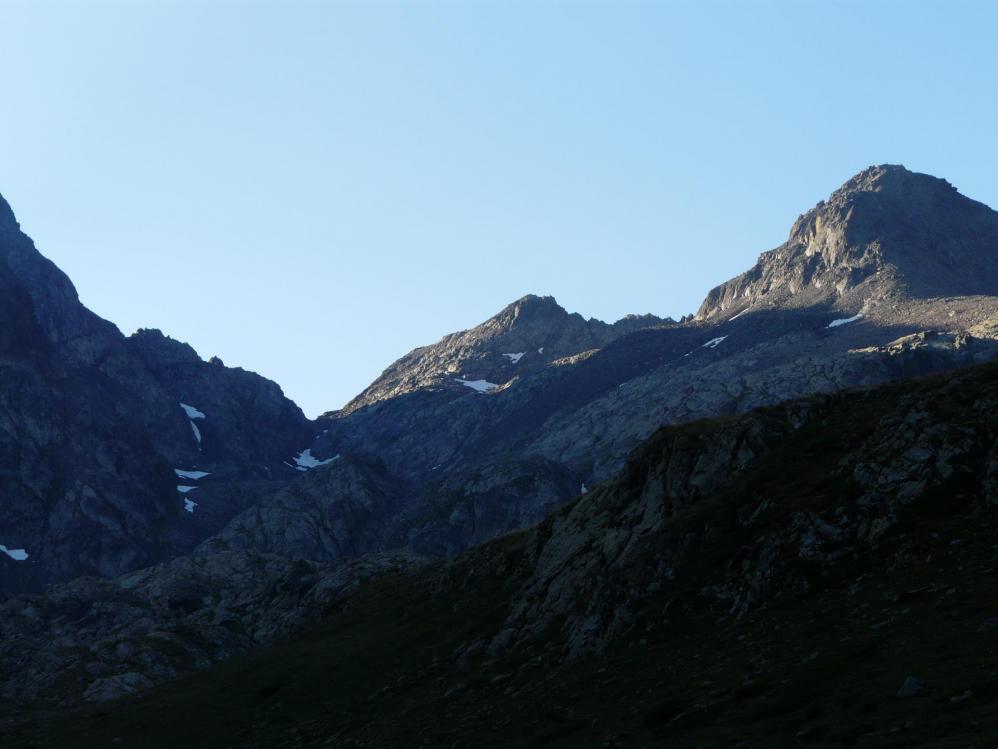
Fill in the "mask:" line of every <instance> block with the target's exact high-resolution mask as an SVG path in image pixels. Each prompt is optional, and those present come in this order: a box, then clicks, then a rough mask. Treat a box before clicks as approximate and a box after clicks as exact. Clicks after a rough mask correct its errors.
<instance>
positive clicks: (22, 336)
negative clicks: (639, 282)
mask: <svg viewBox="0 0 998 749" xmlns="http://www.w3.org/2000/svg"><path fill="white" fill-rule="evenodd" d="M996 356H998V213H996V212H995V211H993V210H991V209H990V208H988V207H987V206H985V205H983V204H981V203H977V202H975V201H973V200H971V199H969V198H966V197H964V196H962V195H960V193H959V192H957V190H956V189H955V188H954V187H953V186H951V185H950V184H949V183H947V182H945V181H944V180H941V179H937V178H935V177H930V176H928V175H923V174H917V173H914V172H910V171H908V170H907V169H905V168H904V167H901V166H886V165H885V166H874V167H870V168H869V169H867V170H865V171H863V172H861V173H860V174H858V175H856V176H855V177H853V178H852V179H850V180H849V181H847V182H846V183H845V184H844V185H843V186H842V187H841V188H839V189H838V190H836V191H835V192H833V193H832V194H831V196H830V197H829V198H828V200H826V201H823V202H822V203H819V204H818V206H816V207H815V208H814V209H812V210H810V211H808V212H807V213H805V214H804V215H802V216H801V217H799V218H798V219H797V221H796V222H794V224H793V226H792V228H791V230H790V234H789V238H788V240H787V242H785V243H784V244H783V245H781V246H780V247H777V248H776V249H773V250H770V251H768V252H764V253H763V254H762V255H761V256H760V258H759V260H758V262H757V263H756V265H755V266H753V267H752V268H751V269H750V270H748V271H747V272H745V273H743V274H742V275H740V276H738V277H736V278H734V279H732V280H730V281H727V282H726V283H723V284H721V285H720V286H718V287H716V288H715V289H713V290H712V291H710V292H709V293H708V294H707V296H706V298H705V299H704V302H703V304H702V305H701V307H700V309H699V311H698V313H697V314H696V315H695V316H690V317H686V318H683V319H682V320H679V321H676V320H672V319H669V318H658V317H655V316H652V315H647V314H645V315H633V316H628V317H625V318H623V319H622V320H618V321H617V322H614V323H606V322H602V321H599V320H594V319H586V318H584V317H583V316H581V315H579V314H574V313H569V312H568V311H566V310H565V309H563V308H562V307H561V306H559V305H558V303H557V302H556V301H555V300H554V299H553V298H552V297H542V296H534V295H527V296H525V297H523V298H521V299H519V300H517V301H515V302H513V303H512V304H510V305H508V306H507V307H506V308H504V309H503V310H501V311H500V312H499V313H498V314H496V315H495V316H494V317H492V318H490V319H489V320H486V321H485V322H483V323H482V324H481V325H478V326H476V327H474V328H472V329H470V330H467V331H463V332H459V333H455V334H452V335H449V336H446V337H444V338H443V339H442V340H440V341H439V342H437V343H435V344H432V345H429V346H425V347H421V348H418V349H416V350H414V351H412V352H410V353H409V354H407V355H405V356H403V357H402V358H400V359H399V360H397V361H396V362H394V363H393V364H391V365H390V366H389V367H388V368H387V369H386V370H385V371H384V372H383V374H382V375H381V376H380V377H379V378H378V379H377V380H375V381H374V382H373V383H372V384H371V385H370V386H369V387H368V388H366V389H365V390H364V391H363V392H362V393H360V394H359V395H358V396H357V397H356V398H354V399H353V400H352V401H351V402H350V403H349V404H348V405H347V406H346V407H345V408H343V409H340V410H336V411H330V412H328V413H326V414H324V415H323V416H321V417H320V418H319V419H316V420H314V421H312V420H309V419H306V418H305V416H304V415H303V414H302V412H301V410H300V409H299V408H298V407H297V406H296V405H295V404H294V403H293V402H291V401H290V400H289V399H288V398H286V397H285V396H284V394H283V393H282V391H281V389H280V387H279V386H278V385H277V384H276V383H273V382H270V381H268V380H266V379H264V378H262V377H260V376H258V375H256V374H253V373H251V372H247V371H244V370H242V369H239V368H232V367H227V366H225V365H224V364H223V363H222V362H221V361H220V360H218V359H210V360H208V361H205V360H203V359H202V358H201V356H199V354H198V353H197V352H195V351H194V349H193V348H191V347H190V346H188V345H187V344H185V343H182V342H180V341H176V340H174V339H172V338H170V337H169V336H167V335H164V334H163V333H161V332H160V331H158V330H155V329H143V330H140V331H138V332H136V333H135V334H133V335H131V336H127V337H126V336H124V335H122V334H121V333H120V331H118V329H117V328H116V327H115V326H114V325H113V324H111V323H110V322H107V321H105V320H102V319H101V318H99V317H98V316H96V315H94V314H93V313H92V312H90V311H89V310H87V309H86V308H85V307H84V306H83V305H82V304H81V303H80V302H79V299H78V297H77V295H76V291H75V289H74V288H73V285H72V283H71V282H70V280H69V279H68V278H67V277H66V276H65V274H63V273H62V272H61V271H60V270H59V269H58V268H56V267H55V266H54V265H53V264H52V263H51V262H50V261H48V260H47V259H46V258H44V257H43V256H42V255H41V254H40V253H39V252H38V250H37V249H36V248H35V247H34V244H33V243H32V241H31V240H30V239H29V238H28V236H27V235H25V234H24V233H23V232H22V231H21V229H20V227H19V225H18V224H17V222H16V220H15V218H14V214H13V212H12V211H11V209H10V207H9V206H8V205H7V203H6V202H4V201H3V200H2V199H0V375H2V377H0V476H2V483H0V636H2V639H0V673H2V674H3V675H4V677H5V678H4V686H3V687H2V694H3V697H4V701H3V708H0V721H2V722H0V735H2V736H3V738H4V741H5V743H6V745H9V746H36V747H40V746H70V745H72V746H104V745H107V744H108V743H123V742H124V743H126V745H135V746H140V745H142V746H154V745H155V744H152V743H147V744H141V743H135V742H136V741H140V740H139V739H138V738H136V737H137V736H139V733H140V731H139V729H137V728H136V727H137V726H144V725H152V724H155V725H157V726H159V727H160V728H161V729H162V730H159V729H158V730H157V737H159V736H162V737H163V738H162V741H163V742H164V743H163V744H162V745H163V746H168V745H169V746H177V745H182V744H185V743H192V745H198V746H212V747H214V746H218V747H232V746H239V747H243V746H246V747H250V746H268V747H269V746H288V747H291V746H299V747H307V746H330V745H333V746H357V747H360V746H402V745H408V744H407V741H406V738H405V737H410V736H412V735H413V734H418V735H420V736H421V737H424V738H423V739H422V740H423V743H424V745H440V746H457V745H462V744H461V743H460V742H461V741H464V742H465V743H464V744H463V745H468V746H472V745H473V746H492V745H494V746H499V745H503V744H501V742H498V741H497V740H496V739H495V738H494V737H496V736H507V737H508V736H513V735H516V736H519V737H520V739H522V741H520V743H519V744H517V745H551V746H580V745H603V746H630V745H648V744H652V743H656V742H661V741H680V742H682V741H687V739H689V741H691V742H693V743H691V744H690V745H691V746H694V745H698V743H697V741H700V743H703V741H707V743H705V744H703V745H714V744H713V743H711V742H714V741H715V740H716V741H720V742H722V743H720V744H717V745H731V746H736V745H739V742H741V745H743V746H749V745H755V744H752V743H751V742H753V741H758V742H761V743H759V744H758V745H763V746H783V745H791V744H792V743H793V742H797V741H800V742H804V741H812V740H813V741H814V742H817V743H819V744H820V742H822V741H826V740H827V741H829V742H831V744H833V745H852V744H853V743H856V741H858V740H859V737H861V736H867V735H876V736H879V737H881V738H882V739H883V742H888V741H889V740H890V741H895V739H896V741H895V743H894V744H893V745H897V746H903V745H911V744H910V742H909V743H905V742H906V741H908V738H909V736H908V734H907V733H906V732H907V731H909V730H912V729H911V726H913V725H915V724H916V723H918V724H919V725H923V726H926V730H929V731H940V730H943V729H942V728H941V727H943V726H945V725H948V723H947V721H949V720H950V718H949V717H948V716H949V713H947V712H946V711H947V710H949V707H947V706H948V705H963V707H960V708H953V709H954V710H956V709H959V710H964V709H966V710H967V711H968V712H967V715H970V716H972V722H973V724H974V725H976V726H977V728H974V729H973V730H981V731H983V730H985V728H986V727H987V726H991V723H989V722H988V721H989V719H988V718H987V716H986V715H985V712H984V709H983V705H984V704H985V701H986V699H987V696H988V695H991V694H992V693H998V692H995V687H994V684H993V683H992V682H993V678H992V677H993V675H991V676H988V674H989V673H990V671H988V669H989V668H990V666H989V665H988V661H987V657H986V656H985V655H981V654H982V653H984V654H986V653H989V652H991V650H993V649H994V648H993V647H992V646H993V645H994V643H993V642H991V640H989V639H988V637H990V634H989V633H991V632H992V630H993V629H996V628H994V627H991V628H989V625H987V622H988V621H991V618H993V616H992V614H994V615H998V614H996V612H988V611H987V610H986V609H987V605H988V604H987V602H986V600H985V597H984V591H985V588H986V586H985V585H984V584H983V583H982V582H981V581H982V580H984V579H985V578H983V577H981V575H986V574H989V573H987V572H986V571H985V570H987V569H989V566H988V565H989V564H990V562H989V559H990V556H993V542H992V541H991V540H990V539H991V536H992V535H993V534H992V533H991V531H992V530H993V516H994V513H993V509H994V508H993V505H994V504H995V497H994V496H993V495H994V494H995V491H994V489H995V486H993V485H994V484H995V480H996V476H998V473H996V471H998V469H996V467H995V455H994V452H995V450H994V445H995V443H996V441H998V436H996V435H998V433H996V431H995V424H993V423H992V421H993V419H992V415H993V414H994V413H995V403H994V400H995V393H994V392H993V390H994V383H995V382H996V379H995V369H994V367H995V364H994V363H993V362H992V360H994V359H995V358H996ZM989 555H990V556H989ZM933 560H935V561H933ZM992 566H993V565H992ZM961 571H972V572H973V573H974V575H975V576H976V577H973V578H971V579H969V580H967V579H962V578H961ZM951 589H952V591H953V592H950V590H951ZM947 606H952V611H953V615H952V616H950V617H949V618H946V620H945V621H946V622H948V623H947V624H946V627H949V628H952V629H953V632H957V631H959V632H963V630H964V629H966V633H964V634H965V635H966V637H967V638H970V639H967V640H966V642H967V643H968V648H969V647H970V645H973V648H975V649H971V650H969V649H966V648H963V646H962V645H961V646H960V647H953V648H950V649H949V650H946V652H947V653H950V655H951V656H952V658H951V662H949V661H945V660H944V659H943V658H942V656H940V658H939V659H935V658H934V657H930V656H929V655H925V654H926V653H931V652H934V651H932V648H936V647H937V646H938V643H937V640H936V639H935V637H936V635H935V634H934V632H935V630H933V631H932V632H930V631H929V630H930V629H931V628H929V627H927V626H926V625H925V622H937V623H938V622H939V621H941V620H940V619H939V617H938V615H937V614H938V611H941V610H943V609H944V608H946V607H947ZM988 617H991V618H988ZM977 619H981V621H980V622H977V621H976V620H977ZM774 627H775V628H776V629H774ZM961 628H963V629H961ZM777 630H782V631H784V632H785V633H786V637H783V638H776V639H774V638H773V633H774V632H775V631H777ZM892 631H896V632H898V633H899V634H898V638H900V639H899V640H897V641H896V642H897V643H904V644H905V645H904V646H905V647H909V648H911V649H913V650H914V649H921V650H919V652H920V653H921V655H919V656H918V657H912V658H910V659H909V662H910V666H906V668H905V672H904V673H901V672H900V671H898V672H895V663H896V661H894V660H888V656H889V654H890V652H891V648H892V647H901V645H897V644H896V642H895V641H893V640H892V641H890V643H889V644H888V645H886V646H885V643H884V641H883V640H882V637H883V635H884V634H885V633H889V632H892ZM947 631H948V630H947ZM996 631H998V629H996ZM978 634H980V637H978V639H977V640H973V637H976V636H977V635H978ZM992 639H993V638H992ZM777 640H779V642H777ZM971 640H973V642H971ZM960 642H961V643H963V642H964V640H963V639H962V636H961V639H960ZM780 643H782V645H780ZM778 645H779V647H778ZM988 648H991V650H989V649H988ZM237 655H240V656H241V658H242V659H237V660H236V661H232V662H231V663H230V662H229V661H230V660H231V659H232V658H233V657H234V656H237ZM923 656H925V657H923ZM865 659H870V663H871V664H872V665H871V666H870V674H868V676H869V681H870V682H871V683H876V689H875V690H874V691H871V692H869V694H871V695H875V696H873V697H870V696H868V695H866V694H865V693H864V694H860V693H859V692H855V690H854V689H852V688H851V687H849V686H848V685H847V684H845V683H843V682H841V681H840V680H837V677H836V676H835V675H834V667H835V666H836V665H837V664H839V663H842V662H847V663H861V662H864V660H865ZM809 664H811V665H809ZM947 664H949V665H947ZM968 669H969V670H970V671H973V672H974V673H975V674H978V675H977V676H976V677H975V678H974V679H970V678H969V677H965V676H961V674H965V673H969V671H968ZM975 669H976V670H975ZM992 670H993V669H992ZM812 671H813V679H812V675H811V674H812ZM805 672H806V674H807V675H806V674H805ZM978 672H979V673H978ZM192 674H196V675H194V676H192ZM908 677H910V680H909V678H908ZM177 679H181V681H176V680H177ZM184 679H186V681H184ZM330 682H332V683H334V686H332V687H329V688H328V689H325V688H323V689H319V688H318V686H317V685H319V684H324V685H327V686H328V685H329V683H330ZM798 682H799V683H800V684H801V687H800V690H801V691H802V692H803V693H806V694H808V695H810V698H809V702H808V704H810V705H818V706H819V707H818V708H816V710H817V711H816V712H815V711H813V710H810V709H808V710H809V711H808V712H807V713H806V714H805V713H804V712H803V711H804V709H805V708H804V707H803V706H802V705H803V704H804V703H802V702H800V701H799V700H798V699H797V697H796V696H795V690H794V688H793V685H794V684H797V683H798ZM895 682H897V683H896V684H895ZM593 684H598V685H600V689H599V690H596V691H594V690H592V689H591V688H589V687H591V686H592V685H593ZM157 685H160V689H159V691H154V692H148V690H149V689H151V688H152V687H154V686H157ZM585 685H589V687H586V686H585ZM632 686H633V688H632ZM597 691H598V692H599V694H601V695H603V697H602V698H601V699H602V701H601V702H600V704H596V703H594V702H593V701H592V700H593V699H594V695H595V694H596V692H597ZM895 692H903V693H904V694H905V695H906V696H905V697H904V698H903V699H908V697H910V698H911V699H913V700H916V701H917V700H919V699H921V700H923V702H913V703H896V702H894V701H893V700H896V699H902V698H899V697H894V696H893V694H894V693H895ZM965 692H966V693H969V694H970V696H967V697H964V696H963V695H964V693H965ZM219 695H225V696H224V697H220V696H219ZM120 699H124V700H125V701H115V700H120ZM220 699H222V700H231V702H227V703H226V709H225V710H224V711H222V712H221V713H217V712H215V711H214V708H213V707H212V706H213V705H215V704H216V703H217V701H218V700H220ZM925 700H931V701H932V702H925ZM954 700H955V701H954ZM978 700H982V701H981V702H978ZM96 703H102V706H101V707H99V708H96V707H93V706H94V705H95V704H96ZM908 704H911V705H916V704H917V706H919V707H920V708H921V710H920V712H919V711H913V710H908V709H907V708H906V707H905V706H906V705H908ZM178 711H181V712H183V713H184V714H185V715H191V716H194V717H193V718H192V721H193V723H188V722H187V721H181V722H177V721H175V720H170V716H175V715H176V714H178ZM874 714H880V715H883V716H885V717H884V720H883V721H879V722H872V721H873V719H872V718H869V717H868V716H871V715H874ZM433 715H445V716H446V720H437V719H434V720H432V721H431V720H429V719H428V718H427V716H433ZM155 716H166V718H161V717H155ZM234 716H241V717H239V718H238V720H237V719H236V717H234ZM787 716H796V717H792V718H791V717H787ZM164 720H170V725H164V724H163V721H164ZM237 723H240V724H241V725H243V726H244V727H245V731H243V729H238V728H233V726H234V725H236V724H237ZM193 725H196V726H197V727H198V730H199V731H200V734H199V737H198V738H197V739H196V740H195V739H194V738H192V735H191V734H190V733H189V732H188V733H185V732H186V731H188V729H189V728H191V726H193ZM748 725H752V726H762V727H763V728H760V730H764V733H759V734H752V732H751V731H749V730H747V729H746V728H745V726H748ZM906 725H908V728H905V726H906ZM968 725H970V724H969V723H968ZM289 726H293V727H294V731H293V732H291V733H289V732H288V729H289ZM895 729H896V730H895ZM192 730H193V729H192ZM968 730H970V729H968ZM995 730H998V728H996V729H995ZM892 732H893V733H892ZM961 735H962V734H961ZM67 736H73V737H74V739H73V740H74V741H75V743H66V742H67V738H66V737H67ZM892 736H893V737H894V738H890V737H892ZM249 737H252V738H249ZM469 737H474V740H471V739H469ZM490 737H492V738H490ZM702 737H707V738H702ZM116 739H120V741H116ZM694 739H696V740H694ZM708 739H709V740H708ZM156 740H159V738H157V739H156ZM150 741H151V739H150ZM490 741H491V742H492V743H490ZM689 741H688V742H687V743H689ZM635 742H637V743H635ZM723 742H727V743H723ZM746 742H749V743H746ZM883 742H882V743H883ZM505 745H509V744H505ZM680 745H685V744H682V743H680ZM883 745H892V744H889V743H883ZM959 745H960V746H965V745H966V743H964V744H959Z"/></svg>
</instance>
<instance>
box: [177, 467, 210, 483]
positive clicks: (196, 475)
mask: <svg viewBox="0 0 998 749" xmlns="http://www.w3.org/2000/svg"><path fill="white" fill-rule="evenodd" d="M173 472H174V473H175V474H177V477H178V478H182V479H193V480H194V481H197V480H198V479H203V478H204V477H205V476H211V474H210V473H208V472H207V471H185V470H183V469H182V468H174V469H173Z"/></svg>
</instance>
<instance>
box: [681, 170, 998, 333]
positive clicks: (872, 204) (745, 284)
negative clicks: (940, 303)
mask: <svg viewBox="0 0 998 749" xmlns="http://www.w3.org/2000/svg"><path fill="white" fill-rule="evenodd" d="M996 288H998V214H996V213H995V212H994V211H993V210H991V209H990V208H988V207H987V206H986V205H984V204H983V203H978V202H976V201H974V200H971V199H969V198H966V197H964V196H963V195H960V193H959V192H957V190H956V188H955V187H953V186H952V185H951V184H950V183H949V182H947V181H946V180H943V179H938V178H936V177H931V176H929V175H927V174H917V173H914V172H910V171H908V170H907V169H905V168H904V167H902V166H894V165H888V164H885V165H882V166H874V167H870V168H869V169H866V170H864V171H863V172H860V173H859V174H857V175H856V176H855V177H853V178H852V179H850V180H849V181H848V182H846V183H845V184H844V185H843V186H842V187H841V188H839V189H838V190H836V191H835V192H833V193H832V195H831V196H830V197H829V198H828V200H827V201H822V202H820V203H818V205H817V206H816V207H815V208H813V209H812V210H810V211H808V212H807V213H805V214H804V215H803V216H801V217H800V218H798V219H797V221H796V222H795V223H794V225H793V228H792V229H791V230H790V236H789V237H788V239H787V241H786V242H785V243H784V244H782V245H780V246H779V247H777V248H776V249H775V250H770V251H769V252H766V253H763V255H762V256H761V257H760V258H759V262H757V263H756V264H755V266H753V267H752V268H751V269H750V270H748V271H747V272H745V273H743V274H742V275H740V276H738V277H737V278H734V279H732V280H730V281H728V282H727V283H724V284H721V285H720V286H718V287H717V288H715V289H713V290H712V291H711V292H710V293H709V294H708V295H707V298H706V299H705V300H704V302H703V304H702V305H701V307H700V310H699V312H698V313H697V319H699V320H711V319H715V318H717V317H718V316H720V315H728V316H731V315H734V314H739V313H742V312H744V311H745V310H750V309H752V310H763V309H774V308H775V309H788V308H789V309H793V308H799V307H814V306H818V305H829V306H836V307H837V308H840V309H847V310H851V311H858V312H862V313H863V314H865V315H866V316H868V317H869V316H875V317H877V318H878V319H880V320H883V321H885V322H887V321H891V320H894V319H897V318H899V317H903V315H902V314H899V309H898V306H897V302H899V301H900V300H908V301H909V302H910V301H911V300H922V299H936V298H939V297H946V296H974V295H985V296H993V295H994V294H995V289H996ZM908 306H911V305H910V304H909V305H908ZM916 309H917V306H916ZM909 314H910V311H909Z"/></svg>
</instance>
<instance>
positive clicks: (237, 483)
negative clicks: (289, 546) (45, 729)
mask: <svg viewBox="0 0 998 749" xmlns="http://www.w3.org/2000/svg"><path fill="white" fill-rule="evenodd" d="M0 321H2V323H0V371H2V380H0V381H2V386H0V474H2V476H3V481H2V484H0V518H2V520H0V544H2V545H3V546H4V547H5V548H7V549H17V550H22V553H21V554H19V555H18V556H22V557H25V558H22V559H18V560H16V561H17V562H18V563H17V564H15V565H5V569H4V570H3V571H2V572H0V595H2V594H3V592H4V591H5V590H6V591H11V590H20V589H30V588H37V587H39V586H41V585H44V584H46V583H49V582H52V581H57V580H65V579H69V578H72V577H75V576H78V575H82V574H97V575H103V576H109V575H117V574H121V573H123V572H126V571H129V570H133V569H136V568H138V567H142V566H146V565H149V564H152V563H154V562H157V561H161V560H163V559H168V558H171V557H173V556H175V555H177V554H180V553H183V552H185V551H189V550H190V549H192V548H193V547H194V546H195V545H196V544H197V543H198V542H200V541H201V540H203V539H204V538H205V537H207V536H209V535H211V534H212V533H214V532H216V531H217V530H219V529H220V527H222V526H223V525H224V523H225V522H227V521H228V520H229V518H231V517H232V516H233V515H234V514H236V512H237V511H239V510H241V509H242V508H243V507H244V506H245V505H246V504H248V503H250V502H252V501H253V499H254V498H257V497H259V496H261V495H263V494H267V493H272V492H273V491H275V490H276V489H277V488H280V487H281V486H283V485H284V484H286V483H287V482H288V481H289V480H290V479H292V478H294V477H295V476H296V475H297V473H298V472H297V471H296V470H294V469H292V468H291V467H288V466H287V465H286V464H285V461H288V460H291V459H292V456H294V455H295V453H297V452H299V451H301V450H302V449H303V448H304V446H305V445H307V444H308V442H309V441H310V440H311V438H312V437H313V436H314V435H315V429H314V427H313V426H312V425H311V424H310V423H309V422H308V420H307V419H306V418H305V417H304V415H303V414H302V413H301V410H300V409H298V407H297V406H295V405H294V403H292V402H291V401H289V400H288V399H287V398H285V397H284V395H283V394H282V393H281V390H280V388H279V387H278V386H277V385H276V384H274V383H272V382H270V381H268V380H265V379H264V378H262V377H259V376H258V375H255V374H252V373H250V372H244V371H243V370H239V369H230V368H227V367H225V366H223V365H222V364H221V362H219V361H217V360H214V361H213V362H204V361H202V360H201V359H200V357H198V356H197V354H196V353H195V352H194V350H193V349H191V348H190V347H189V346H187V345H185V344H181V343H179V342H177V341H173V340H172V339H169V338H167V337H166V336H163V335H162V334H161V333H159V332H158V331H149V330H146V331H140V332H139V333H137V334H135V335H133V336H131V337H127V338H126V337H125V336H123V335H122V334H121V333H120V332H119V331H118V329H117V328H116V327H115V326H114V325H112V324H111V323H109V322H107V321H106V320H102V319H101V318H99V317H98V316H96V315H94V314H93V313H92V312H90V311H89V310H88V309H87V308H86V307H84V306H83V305H82V304H81V303H80V301H79V299H78V297H77V294H76V290H75V288H74V287H73V284H72V283H71V282H70V280H69V279H68V278H67V277H66V275H65V274H64V273H62V271H60V270H59V269H58V268H57V267H56V266H55V265H54V264H53V263H52V262H51V261H49V260H48V259H46V258H45V257H43V256H42V255H41V254H40V253H39V252H38V251H37V250H36V249H35V247H34V244H33V243H32V242H31V240H30V239H29V238H28V237H27V236H26V235H25V234H24V233H22V232H21V231H20V227H19V225H18V224H17V222H16V220H15V219H14V215H13V212H12V211H11V209H10V206H9V205H8V204H7V202H6V201H4V200H3V199H2V198H0ZM177 470H179V471H182V472H184V474H185V475H183V476H181V475H178V473H177V472H176V471H177ZM196 477H197V478H196ZM187 486H192V487H195V488H192V489H183V488H182V487H187ZM183 492H187V493H183ZM10 559H13V557H12V556H11V555H9V554H8V555H5V560H7V561H9V560H10Z"/></svg>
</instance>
